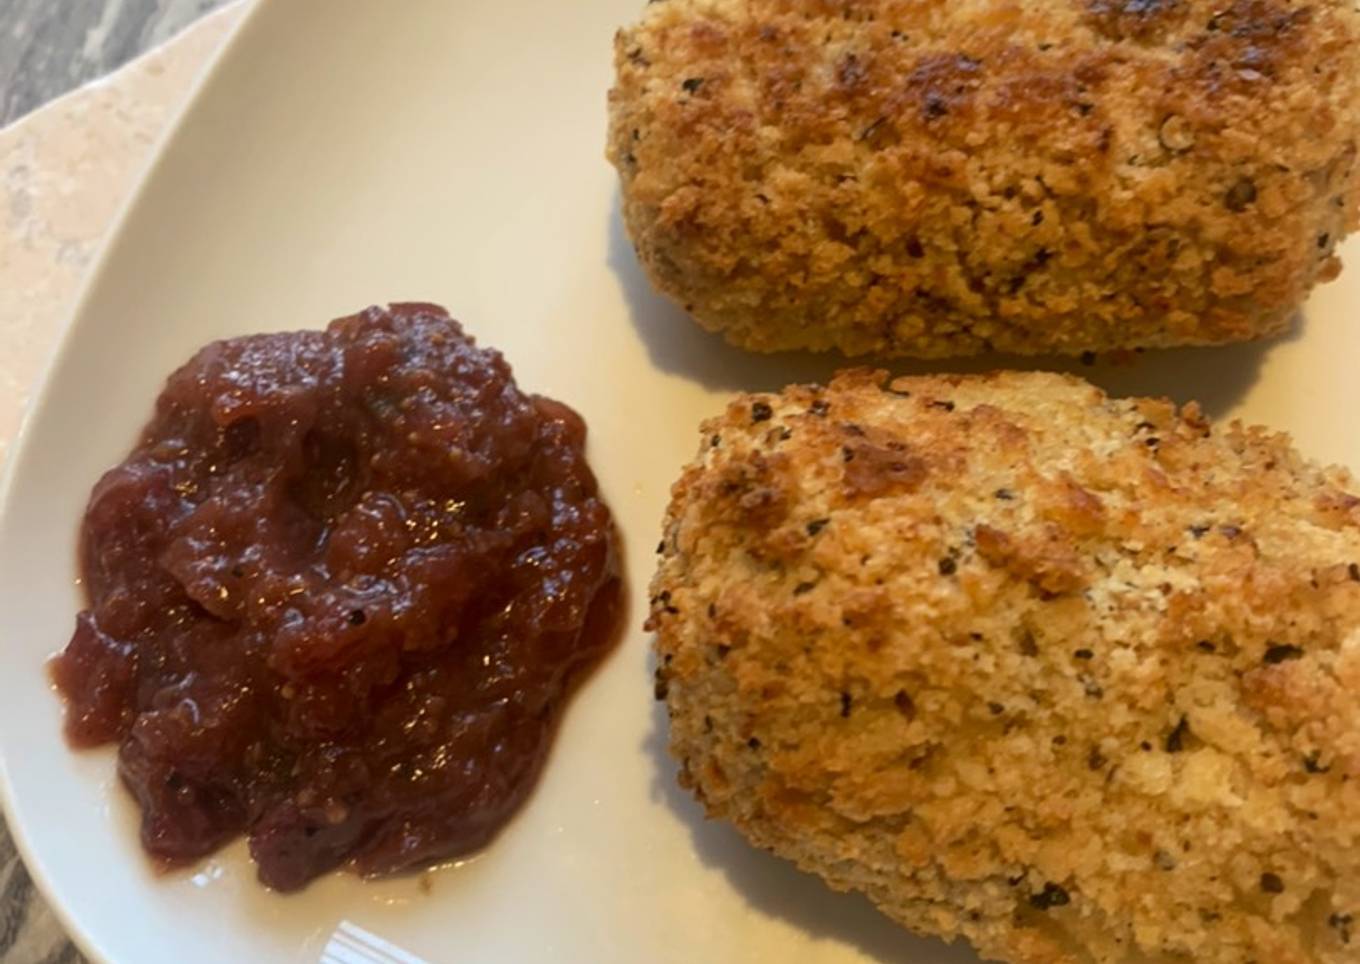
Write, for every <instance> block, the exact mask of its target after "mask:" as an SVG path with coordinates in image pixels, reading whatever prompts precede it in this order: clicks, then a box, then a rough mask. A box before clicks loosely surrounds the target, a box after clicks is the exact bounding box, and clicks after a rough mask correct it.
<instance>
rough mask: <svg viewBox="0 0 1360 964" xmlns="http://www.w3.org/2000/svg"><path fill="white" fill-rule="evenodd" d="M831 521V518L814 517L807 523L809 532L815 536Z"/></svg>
mask: <svg viewBox="0 0 1360 964" xmlns="http://www.w3.org/2000/svg"><path fill="white" fill-rule="evenodd" d="M830 523H831V520H830V519H813V520H812V521H811V522H809V523H808V524H807V534H808V535H810V536H815V535H816V534H817V533H819V532H821V531H822V530H823V529H825V528H826V527H827V526H828V525H829V524H830Z"/></svg>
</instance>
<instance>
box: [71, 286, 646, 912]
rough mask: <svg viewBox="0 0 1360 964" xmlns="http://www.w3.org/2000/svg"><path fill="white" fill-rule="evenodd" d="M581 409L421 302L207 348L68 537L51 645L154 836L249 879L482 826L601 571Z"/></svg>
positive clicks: (592, 648)
mask: <svg viewBox="0 0 1360 964" xmlns="http://www.w3.org/2000/svg"><path fill="white" fill-rule="evenodd" d="M585 434H586V429H585V424H584V423H583V422H582V420H581V418H580V417H579V416H578V415H577V414H576V413H575V412H573V411H571V410H570V409H569V408H567V407H566V406H565V405H562V404H560V403H558V402H554V401H551V400H549V399H546V398H541V397H537V396H532V395H525V394H523V393H522V392H520V390H519V389H518V388H517V387H516V385H515V382H514V379H513V377H512V376H511V373H510V368H509V366H508V365H507V364H506V363H505V361H504V360H503V359H502V358H501V356H500V354H499V353H497V352H495V351H492V350H490V349H485V348H478V347H476V345H475V344H474V342H473V340H472V339H471V338H469V337H468V336H467V335H465V334H464V333H463V330H462V328H461V327H460V326H459V325H458V323H457V322H455V321H453V320H452V319H450V318H449V317H448V315H447V313H445V312H444V311H443V309H441V308H438V307H436V306H434V305H423V304H399V305H392V306H391V307H390V308H388V309H382V308H370V309H368V310H367V311H365V312H362V313H361V314H358V315H354V316H353V317H349V318H341V319H339V320H338V321H335V322H333V323H332V324H331V325H330V327H329V328H328V329H327V330H326V331H324V332H298V333H295V334H281V335H259V336H254V337H248V338H239V339H235V340H233V341H224V342H218V343H216V344H212V345H209V346H208V347H206V348H204V349H203V350H202V351H200V352H199V353H198V355H196V356H195V357H194V359H193V360H192V361H190V362H189V364H187V365H185V366H184V367H183V368H181V369H180V370H179V371H177V372H175V373H174V374H173V375H172V376H170V379H169V381H168V382H167V384H166V386H165V390H164V392H163V393H162V394H161V396H160V399H159V400H158V401H157V403H156V413H155V417H154V419H153V420H152V422H151V424H150V425H149V426H148V427H147V428H146V430H145V432H144V433H143V435H142V439H141V442H140V443H139V444H138V445H137V447H136V449H135V450H134V451H133V452H132V454H131V455H130V456H128V458H127V461H125V462H124V463H123V464H122V465H120V466H118V467H117V468H115V469H113V470H112V471H110V472H109V473H108V474H107V475H105V476H104V477H103V478H102V479H101V480H100V481H99V483H98V484H97V485H96V486H95V488H94V492H93V494H92V495H91V497H90V503H89V507H88V509H87V511H86V514H85V522H84V527H83V529H82V531H81V564H82V567H83V571H84V577H85V586H86V588H87V590H88V592H89V599H90V608H89V609H88V610H87V611H86V612H83V613H81V614H80V616H79V617H78V618H77V620H76V630H75V634H74V635H73V636H72V638H71V641H70V643H69V644H68V645H67V647H66V650H65V652H63V653H62V654H61V655H60V656H58V657H57V658H56V660H55V662H54V668H53V669H54V677H55V679H56V682H57V685H58V687H59V688H60V690H61V692H62V693H63V694H64V695H65V697H66V699H67V700H68V702H69V710H68V718H67V731H68V735H69V737H70V739H71V740H72V741H73V742H74V743H76V744H78V745H82V746H89V745H94V744H99V743H105V742H108V741H113V740H116V741H118V742H119V772H120V773H121V775H122V778H123V780H124V782H125V783H126V784H127V786H128V787H129V788H130V789H131V791H132V793H133V794H134V795H135V796H136V798H137V801H138V802H139V803H140V805H141V808H142V842H143V844H144V845H145V846H146V849H147V850H148V851H150V852H151V853H152V854H153V855H155V856H156V857H158V858H161V859H162V860H165V861H168V862H172V863H179V862H183V861H187V860H190V859H192V858H196V857H199V856H201V855H203V854H206V853H208V852H210V851H212V850H214V849H215V848H217V847H218V846H220V845H221V844H223V843H224V842H226V841H227V840H230V839H231V838H233V837H235V836H236V835H237V834H240V833H247V834H249V836H250V851H251V854H252V855H253V856H254V858H255V860H256V861H257V862H258V864H259V875H260V879H261V880H262V881H263V882H264V883H266V884H268V885H270V886H272V887H275V888H278V889H280V890H291V889H295V888H298V887H301V886H303V885H304V884H305V883H307V881H309V880H311V879H312V878H313V877H315V876H317V875H318V874H321V873H324V872H326V871H328V870H330V869H332V868H334V867H337V866H340V865H341V864H345V863H352V865H353V866H354V867H355V868H356V869H357V870H358V871H359V872H361V873H364V874H381V873H389V872H392V871H398V870H402V869H403V868H409V867H412V866H414V865H419V864H423V863H427V862H429V861H432V860H437V859H441V858H447V857H451V856H455V855H458V854H463V853H466V852H468V851H471V850H473V849H475V848H477V847H480V846H481V845H483V844H485V843H486V842H487V841H488V839H489V838H490V837H491V836H492V835H494V834H495V832H496V831H497V829H498V828H499V827H500V826H501V825H503V824H504V823H505V821H506V820H507V819H508V818H509V816H510V815H511V814H512V813H513V812H514V811H515V809H516V808H517V807H518V806H519V805H520V803H521V802H522V801H523V800H524V798H525V796H526V795H527V794H528V792H529V790H530V788H531V786H532V784H533V781H534V778H535V776H536V774H537V773H538V771H539V769H540V765H541V764H542V762H543V759H544V755H545V753H546V752H547V749H548V745H549V742H550V739H551V736H552V732H553V724H554V720H555V717H556V715H557V713H558V711H559V710H560V709H561V706H562V702H563V699H564V696H565V693H566V689H567V686H568V682H569V680H570V678H571V677H572V676H573V674H574V671H576V670H578V669H580V668H582V667H583V666H585V665H586V664H589V663H591V662H593V661H595V660H597V659H599V658H600V656H601V655H602V653H603V651H604V650H605V648H606V647H607V646H608V643H609V638H610V636H611V635H612V628H613V625H614V623H615V616H616V601H617V598H618V594H619V593H618V589H619V580H618V575H617V569H618V567H617V558H616V552H615V536H614V530H613V526H612V523H611V520H610V515H609V510H608V509H607V508H606V507H605V505H604V503H603V502H602V501H601V500H600V498H599V495H598V494H597V491H596V484H595V479H594V476H592V474H591V472H590V469H589V467H588V466H587V465H586V460H585V456H584V453H583V448H584V443H585Z"/></svg>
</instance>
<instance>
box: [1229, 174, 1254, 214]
mask: <svg viewBox="0 0 1360 964" xmlns="http://www.w3.org/2000/svg"><path fill="white" fill-rule="evenodd" d="M1255 202H1256V182H1254V181H1253V180H1252V179H1251V178H1249V177H1244V178H1242V179H1241V180H1240V181H1238V182H1237V183H1236V184H1234V185H1233V186H1232V187H1230V188H1228V193H1227V194H1225V195H1224V196H1223V204H1224V205H1225V206H1226V207H1227V209H1228V210H1229V211H1232V212H1233V213H1235V214H1241V213H1242V212H1243V211H1245V210H1246V209H1247V207H1248V206H1249V205H1251V204H1254V203H1255Z"/></svg>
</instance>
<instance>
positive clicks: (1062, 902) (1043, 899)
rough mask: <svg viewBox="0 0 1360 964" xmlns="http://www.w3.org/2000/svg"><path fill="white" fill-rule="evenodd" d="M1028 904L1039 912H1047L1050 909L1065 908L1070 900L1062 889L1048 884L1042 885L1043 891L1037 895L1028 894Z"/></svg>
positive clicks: (1053, 884)
mask: <svg viewBox="0 0 1360 964" xmlns="http://www.w3.org/2000/svg"><path fill="white" fill-rule="evenodd" d="M1029 903H1030V906H1031V907H1036V908H1038V909H1039V910H1048V909H1049V908H1050V907H1065V906H1067V905H1068V904H1070V903H1072V898H1071V897H1070V896H1069V895H1068V893H1067V891H1066V890H1064V889H1063V888H1062V887H1060V886H1058V885H1057V884H1055V883H1052V882H1050V883H1047V884H1044V889H1043V890H1042V891H1040V892H1039V893H1037V894H1030V896H1029Z"/></svg>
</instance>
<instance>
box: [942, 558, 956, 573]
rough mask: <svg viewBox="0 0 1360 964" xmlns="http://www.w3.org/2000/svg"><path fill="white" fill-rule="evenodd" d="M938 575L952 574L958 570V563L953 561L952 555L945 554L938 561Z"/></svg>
mask: <svg viewBox="0 0 1360 964" xmlns="http://www.w3.org/2000/svg"><path fill="white" fill-rule="evenodd" d="M939 567H940V575H942V576H952V575H954V573H956V572H958V571H959V564H958V563H957V562H955V561H954V559H953V557H952V556H945V557H944V558H943V559H941V560H940V562H939Z"/></svg>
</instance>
